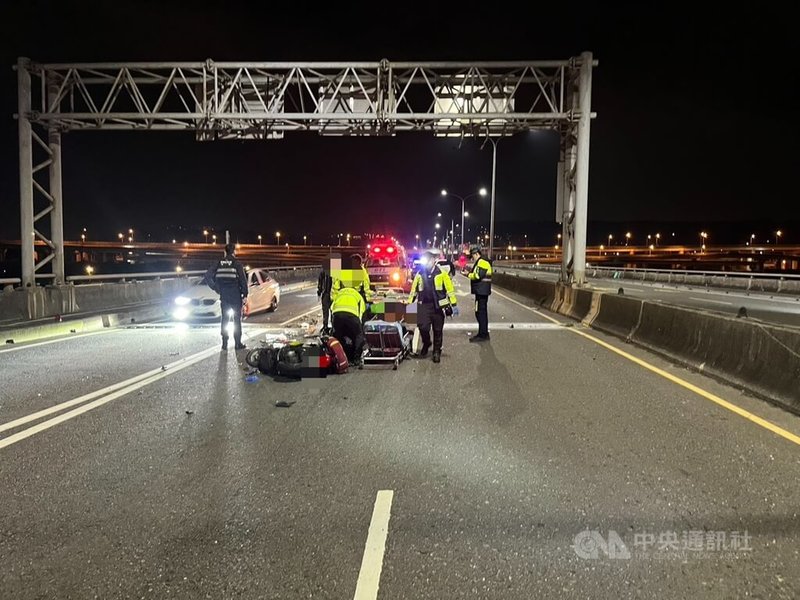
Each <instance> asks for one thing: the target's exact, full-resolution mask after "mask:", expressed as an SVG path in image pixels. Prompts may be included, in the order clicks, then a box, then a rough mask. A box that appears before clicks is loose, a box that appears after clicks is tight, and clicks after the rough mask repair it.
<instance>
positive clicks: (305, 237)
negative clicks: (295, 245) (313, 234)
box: [303, 235, 308, 246]
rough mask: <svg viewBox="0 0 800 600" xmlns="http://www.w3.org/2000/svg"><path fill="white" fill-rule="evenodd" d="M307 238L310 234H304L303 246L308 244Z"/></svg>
mask: <svg viewBox="0 0 800 600" xmlns="http://www.w3.org/2000/svg"><path fill="white" fill-rule="evenodd" d="M307 239H308V236H307V235H304V236H303V246H306V245H307V244H306V240H307Z"/></svg>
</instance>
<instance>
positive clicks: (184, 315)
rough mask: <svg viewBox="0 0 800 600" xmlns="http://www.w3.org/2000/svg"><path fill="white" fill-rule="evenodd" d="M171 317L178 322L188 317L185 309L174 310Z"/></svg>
mask: <svg viewBox="0 0 800 600" xmlns="http://www.w3.org/2000/svg"><path fill="white" fill-rule="evenodd" d="M172 316H173V317H174V318H175V319H177V320H178V321H183V320H184V319H186V318H187V317H188V316H189V311H188V309H186V308H176V309H175V312H173V313H172Z"/></svg>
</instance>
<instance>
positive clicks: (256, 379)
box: [244, 375, 258, 383]
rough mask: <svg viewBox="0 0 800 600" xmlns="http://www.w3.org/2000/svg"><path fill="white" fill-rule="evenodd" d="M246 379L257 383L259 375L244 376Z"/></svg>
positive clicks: (248, 381)
mask: <svg viewBox="0 0 800 600" xmlns="http://www.w3.org/2000/svg"><path fill="white" fill-rule="evenodd" d="M244 380H245V381H246V382H247V383H255V382H256V381H258V375H248V376H247V377H245V378H244Z"/></svg>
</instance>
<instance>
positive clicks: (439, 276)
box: [408, 267, 458, 308]
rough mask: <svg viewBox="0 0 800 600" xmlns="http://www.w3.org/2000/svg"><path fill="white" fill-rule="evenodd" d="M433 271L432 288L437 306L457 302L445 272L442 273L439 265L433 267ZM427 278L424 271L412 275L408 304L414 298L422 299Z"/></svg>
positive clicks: (442, 306)
mask: <svg viewBox="0 0 800 600" xmlns="http://www.w3.org/2000/svg"><path fill="white" fill-rule="evenodd" d="M434 273H435V275H434V276H433V290H434V295H435V296H436V303H437V305H438V306H439V308H445V307H446V306H455V305H456V304H458V298H456V293H455V290H454V289H453V282H452V281H451V280H450V277H449V276H448V275H447V273H442V272H441V271H440V270H439V267H434ZM427 279H428V277H427V274H425V273H424V271H423V272H422V273H417V274H416V275H415V276H414V281H413V282H412V283H411V293H410V294H409V295H408V303H409V304H410V303H412V302H414V300H415V299H419V300H420V301H421V300H422V291H423V290H424V289H425V285H426V281H427Z"/></svg>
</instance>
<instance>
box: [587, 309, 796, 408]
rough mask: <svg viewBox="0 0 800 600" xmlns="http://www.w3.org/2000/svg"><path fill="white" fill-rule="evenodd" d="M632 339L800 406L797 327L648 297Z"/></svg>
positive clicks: (788, 404) (742, 385)
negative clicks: (723, 313)
mask: <svg viewBox="0 0 800 600" xmlns="http://www.w3.org/2000/svg"><path fill="white" fill-rule="evenodd" d="M605 299H606V298H604V299H603V301H605ZM632 341H634V342H635V343H636V344H638V345H640V346H643V347H645V348H647V349H649V350H652V351H654V352H657V353H659V354H663V355H665V356H667V357H669V358H671V359H673V360H676V361H678V362H681V363H684V364H687V365H688V366H690V367H692V368H694V369H697V370H699V371H702V372H705V373H708V374H710V375H712V376H714V377H717V378H719V379H723V380H725V381H727V382H730V383H733V384H735V385H737V386H741V387H744V388H746V389H749V390H750V391H752V392H755V393H756V394H758V395H760V396H764V397H767V398H770V399H774V400H777V401H779V402H781V403H782V404H784V405H785V406H787V407H788V408H790V409H792V410H794V411H798V412H800V331H798V330H797V329H794V328H790V327H781V326H777V325H771V324H768V323H761V322H756V321H751V320H746V319H737V318H735V317H729V316H727V315H722V314H716V313H709V312H705V311H700V310H693V309H686V308H681V307H677V306H666V305H661V304H655V303H651V302H643V303H642V314H641V319H640V322H639V324H638V326H637V327H636V328H635V330H634V332H633V334H632Z"/></svg>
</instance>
